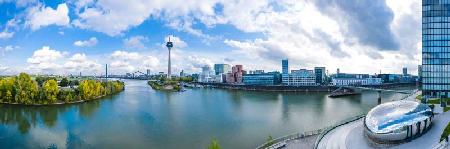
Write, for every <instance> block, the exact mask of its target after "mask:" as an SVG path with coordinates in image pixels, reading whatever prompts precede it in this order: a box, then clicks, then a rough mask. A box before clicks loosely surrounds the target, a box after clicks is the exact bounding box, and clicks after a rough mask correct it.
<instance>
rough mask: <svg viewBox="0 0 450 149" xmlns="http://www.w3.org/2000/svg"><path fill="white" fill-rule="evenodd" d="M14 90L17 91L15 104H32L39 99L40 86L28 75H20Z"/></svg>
mask: <svg viewBox="0 0 450 149" xmlns="http://www.w3.org/2000/svg"><path fill="white" fill-rule="evenodd" d="M14 88H15V89H16V95H15V102H17V103H24V104H31V103H34V102H35V100H37V98H38V97H39V96H38V95H39V90H38V84H37V82H36V81H34V80H31V77H30V76H29V75H28V74H26V73H20V74H19V76H18V77H17V79H15V83H14Z"/></svg>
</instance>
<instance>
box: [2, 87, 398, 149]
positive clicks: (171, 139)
mask: <svg viewBox="0 0 450 149" xmlns="http://www.w3.org/2000/svg"><path fill="white" fill-rule="evenodd" d="M125 83H126V89H125V91H124V92H121V93H119V94H116V95H113V96H109V97H105V98H103V99H100V100H95V101H91V102H86V103H81V104H73V105H62V106H61V105H57V106H43V107H29V106H11V105H0V148H8V149H13V148H155V149H184V148H188V149H190V148H192V149H202V148H206V147H207V146H208V144H209V143H210V141H211V140H212V139H213V138H216V139H217V140H218V141H219V144H220V145H221V146H222V148H225V149H246V148H255V147H257V146H258V145H260V144H261V143H263V142H264V141H265V140H266V139H267V137H268V136H269V135H271V136H273V137H274V138H276V137H280V136H283V135H287V134H291V133H295V132H302V131H308V130H314V129H319V128H322V127H325V126H328V125H331V124H333V123H335V122H338V121H341V120H344V119H346V118H349V117H352V116H356V115H359V114H360V113H363V112H367V111H368V110H370V109H371V108H372V107H374V106H375V105H376V104H377V97H378V93H376V92H372V91H364V92H363V93H362V94H361V95H357V96H351V97H344V98H334V99H332V98H328V97H327V96H326V93H283V92H259V91H232V90H223V89H188V90H187V91H185V92H181V93H176V92H162V91H154V90H152V89H151V88H150V87H149V86H147V84H146V82H145V81H137V80H126V81H125ZM403 96H404V95H402V94H397V93H383V94H382V99H383V102H385V101H389V100H392V99H398V98H401V97H403Z"/></svg>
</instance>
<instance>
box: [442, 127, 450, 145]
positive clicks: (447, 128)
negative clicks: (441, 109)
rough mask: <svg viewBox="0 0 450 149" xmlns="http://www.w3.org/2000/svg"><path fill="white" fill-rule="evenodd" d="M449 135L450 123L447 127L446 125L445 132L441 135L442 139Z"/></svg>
mask: <svg viewBox="0 0 450 149" xmlns="http://www.w3.org/2000/svg"><path fill="white" fill-rule="evenodd" d="M448 135H450V123H448V124H447V127H445V129H444V132H442V135H441V139H440V140H441V141H442V140H444V139H445V138H446V137H447V136H448Z"/></svg>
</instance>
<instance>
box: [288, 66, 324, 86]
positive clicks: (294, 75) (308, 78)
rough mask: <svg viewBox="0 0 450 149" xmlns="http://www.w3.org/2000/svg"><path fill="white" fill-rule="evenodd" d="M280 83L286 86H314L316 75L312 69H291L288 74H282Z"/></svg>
mask: <svg viewBox="0 0 450 149" xmlns="http://www.w3.org/2000/svg"><path fill="white" fill-rule="evenodd" d="M282 83H283V84H284V85H288V86H314V85H317V83H316V75H315V74H314V70H307V69H300V70H292V71H291V73H290V74H282Z"/></svg>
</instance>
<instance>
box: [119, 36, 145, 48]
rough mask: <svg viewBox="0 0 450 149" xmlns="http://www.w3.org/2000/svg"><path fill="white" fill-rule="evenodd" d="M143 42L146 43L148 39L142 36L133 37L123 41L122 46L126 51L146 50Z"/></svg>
mask: <svg viewBox="0 0 450 149" xmlns="http://www.w3.org/2000/svg"><path fill="white" fill-rule="evenodd" d="M145 42H148V38H147V37H144V36H133V37H130V38H127V39H124V40H123V44H124V46H125V48H127V49H146V48H147V47H145V45H144V43H145Z"/></svg>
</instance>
